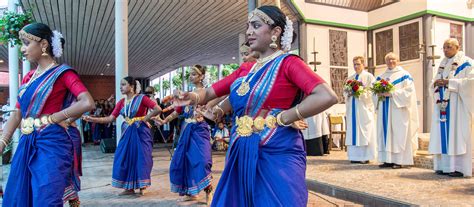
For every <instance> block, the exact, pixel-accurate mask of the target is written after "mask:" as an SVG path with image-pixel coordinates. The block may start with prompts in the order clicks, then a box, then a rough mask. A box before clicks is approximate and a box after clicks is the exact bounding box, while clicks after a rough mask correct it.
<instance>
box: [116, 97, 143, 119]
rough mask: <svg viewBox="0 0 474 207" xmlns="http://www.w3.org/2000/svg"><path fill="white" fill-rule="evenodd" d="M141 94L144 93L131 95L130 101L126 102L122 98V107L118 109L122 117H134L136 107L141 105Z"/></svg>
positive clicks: (136, 110)
mask: <svg viewBox="0 0 474 207" xmlns="http://www.w3.org/2000/svg"><path fill="white" fill-rule="evenodd" d="M143 96H144V95H141V94H140V95H137V96H135V97H133V98H132V101H130V103H127V102H126V101H125V100H124V103H123V108H122V109H121V110H120V114H121V115H122V116H123V117H124V118H129V119H132V118H134V117H135V115H136V114H137V112H138V109H139V108H140V105H141V103H142V100H143ZM124 123H126V122H124Z"/></svg>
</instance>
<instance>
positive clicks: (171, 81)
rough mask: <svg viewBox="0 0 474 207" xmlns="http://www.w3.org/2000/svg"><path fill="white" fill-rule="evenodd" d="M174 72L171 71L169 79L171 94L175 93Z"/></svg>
mask: <svg viewBox="0 0 474 207" xmlns="http://www.w3.org/2000/svg"><path fill="white" fill-rule="evenodd" d="M172 73H173V72H172V71H171V72H169V73H168V74H169V81H170V95H171V94H173V75H171V74H172Z"/></svg>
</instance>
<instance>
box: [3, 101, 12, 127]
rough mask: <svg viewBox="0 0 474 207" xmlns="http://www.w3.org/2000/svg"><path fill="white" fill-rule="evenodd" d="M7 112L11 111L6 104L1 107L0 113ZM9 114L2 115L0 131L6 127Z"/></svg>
mask: <svg viewBox="0 0 474 207" xmlns="http://www.w3.org/2000/svg"><path fill="white" fill-rule="evenodd" d="M9 110H12V109H10V106H8V105H6V104H5V105H3V106H2V111H9ZM10 113H11V112H10ZM10 113H4V114H3V115H2V118H3V123H2V129H4V128H5V125H7V121H8V119H9V118H10Z"/></svg>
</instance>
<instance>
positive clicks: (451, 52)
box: [443, 38, 459, 58]
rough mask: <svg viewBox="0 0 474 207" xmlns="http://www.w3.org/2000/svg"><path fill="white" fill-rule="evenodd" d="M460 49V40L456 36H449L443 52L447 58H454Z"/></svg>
mask: <svg viewBox="0 0 474 207" xmlns="http://www.w3.org/2000/svg"><path fill="white" fill-rule="evenodd" d="M458 51H459V41H458V40H457V39H455V38H449V39H447V40H446V41H444V44H443V53H444V56H446V57H447V58H452V57H453V56H455V55H456V53H458Z"/></svg>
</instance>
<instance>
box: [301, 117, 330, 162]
mask: <svg viewBox="0 0 474 207" xmlns="http://www.w3.org/2000/svg"><path fill="white" fill-rule="evenodd" d="M327 117H328V115H327V113H326V112H325V111H323V112H321V113H319V114H316V115H314V116H312V117H308V118H306V119H305V121H306V123H307V124H308V128H307V129H305V130H303V131H302V133H303V137H304V140H305V142H306V154H307V156H323V155H324V154H329V149H328V144H329V143H328V135H329V123H328V120H327Z"/></svg>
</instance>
